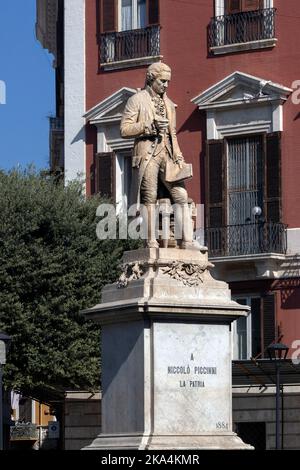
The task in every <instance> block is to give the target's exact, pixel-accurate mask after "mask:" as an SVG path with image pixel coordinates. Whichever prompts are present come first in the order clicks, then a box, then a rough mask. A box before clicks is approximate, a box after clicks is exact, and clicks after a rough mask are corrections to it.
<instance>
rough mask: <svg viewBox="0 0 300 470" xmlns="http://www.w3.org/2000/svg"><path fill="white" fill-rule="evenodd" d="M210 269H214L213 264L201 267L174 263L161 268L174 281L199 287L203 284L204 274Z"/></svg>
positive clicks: (199, 265)
mask: <svg viewBox="0 0 300 470" xmlns="http://www.w3.org/2000/svg"><path fill="white" fill-rule="evenodd" d="M208 267H213V265H212V264H211V263H207V264H203V265H201V264H196V263H195V264H194V263H182V262H180V261H173V263H172V264H170V265H169V266H166V267H164V268H161V271H162V272H163V274H168V275H169V276H170V277H171V278H172V279H175V280H178V281H181V282H182V283H183V284H184V285H185V286H189V287H197V286H199V285H200V284H203V282H204V279H203V274H204V272H205V271H206V270H207V269H208Z"/></svg>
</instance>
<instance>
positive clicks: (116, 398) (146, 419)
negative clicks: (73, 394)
mask: <svg viewBox="0 0 300 470" xmlns="http://www.w3.org/2000/svg"><path fill="white" fill-rule="evenodd" d="M211 266H212V265H211V264H210V263H209V262H208V258H207V250H206V249H203V250H202V251H201V252H200V251H195V250H178V249H172V248H162V249H140V250H135V251H131V252H127V253H125V254H124V257H123V274H122V275H121V277H120V280H119V282H118V283H117V284H113V285H109V286H106V287H105V288H104V289H103V293H102V303H101V304H99V305H96V306H95V307H94V308H92V309H89V310H87V311H85V312H84V313H85V315H86V317H87V318H88V319H92V320H93V321H95V322H97V323H99V324H101V325H102V342H101V346H102V397H103V398H102V434H101V435H100V436H98V438H96V439H95V441H94V442H93V443H92V444H91V445H90V446H89V447H87V448H86V449H89V450H93V449H251V447H250V446H248V445H246V444H244V443H243V442H242V440H241V439H240V438H239V437H238V436H237V435H236V434H234V433H233V432H232V417H231V416H232V409H231V400H232V390H231V349H232V348H231V323H232V321H234V320H235V319H237V318H238V317H239V316H241V315H247V313H248V312H247V307H245V306H242V305H239V304H237V303H235V302H233V301H232V300H231V296H230V291H229V289H228V286H227V284H226V283H224V282H220V281H216V280H214V279H213V278H212V277H211V275H210V272H209V268H210V267H211Z"/></svg>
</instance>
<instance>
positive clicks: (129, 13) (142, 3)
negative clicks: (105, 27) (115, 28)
mask: <svg viewBox="0 0 300 470" xmlns="http://www.w3.org/2000/svg"><path fill="white" fill-rule="evenodd" d="M146 7H147V2H146V0H120V8H119V11H120V13H121V18H120V19H119V29H120V31H128V30H131V29H141V28H146V26H147V8H146Z"/></svg>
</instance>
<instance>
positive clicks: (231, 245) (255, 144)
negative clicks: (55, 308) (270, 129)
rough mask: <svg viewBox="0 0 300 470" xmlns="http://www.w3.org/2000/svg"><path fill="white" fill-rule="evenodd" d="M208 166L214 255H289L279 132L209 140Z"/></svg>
mask: <svg viewBox="0 0 300 470" xmlns="http://www.w3.org/2000/svg"><path fill="white" fill-rule="evenodd" d="M206 166H207V168H206V188H207V190H206V227H207V244H208V247H209V251H210V253H211V256H241V255H249V254H255V253H284V252H285V249H286V247H285V228H284V226H283V224H282V223H281V196H280V195H281V176H280V133H274V134H264V135H254V136H248V137H235V138H227V139H224V140H216V141H208V156H207V159H206ZM257 206H258V207H260V208H261V211H262V213H261V214H260V215H259V216H255V215H254V213H253V209H254V208H255V207H257Z"/></svg>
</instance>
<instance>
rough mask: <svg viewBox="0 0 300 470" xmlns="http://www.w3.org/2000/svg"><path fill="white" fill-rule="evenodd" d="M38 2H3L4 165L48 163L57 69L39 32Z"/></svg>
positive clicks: (0, 150) (0, 163) (0, 123)
mask: <svg viewBox="0 0 300 470" xmlns="http://www.w3.org/2000/svg"><path fill="white" fill-rule="evenodd" d="M35 3H36V2H35V0H15V1H11V0H1V3H0V80H1V81H2V82H4V83H5V85H6V104H0V168H4V169H9V168H12V167H14V166H17V165H18V164H20V165H21V166H26V165H27V164H30V163H34V164H35V165H36V167H37V168H46V167H47V166H48V160H49V124H48V116H50V115H55V74H54V69H53V67H52V61H53V57H52V55H50V54H49V53H48V52H47V51H46V50H44V49H42V46H41V45H40V43H39V42H38V41H37V39H36V37H35V19H36V12H35ZM0 84H1V82H0ZM0 88H1V86H0ZM2 100H3V98H2V99H1V93H0V102H1V101H2Z"/></svg>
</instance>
